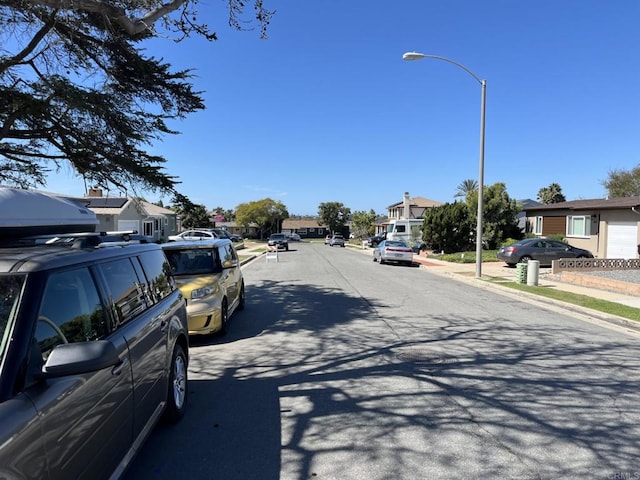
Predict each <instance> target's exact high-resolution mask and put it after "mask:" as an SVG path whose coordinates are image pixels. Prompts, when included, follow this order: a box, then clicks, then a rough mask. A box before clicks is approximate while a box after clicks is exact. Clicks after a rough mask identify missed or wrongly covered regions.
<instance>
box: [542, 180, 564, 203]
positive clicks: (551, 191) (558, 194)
mask: <svg viewBox="0 0 640 480" xmlns="http://www.w3.org/2000/svg"><path fill="white" fill-rule="evenodd" d="M538 201H539V202H541V203H544V204H545V205H548V204H550V203H560V202H566V201H567V199H566V198H565V196H564V195H563V193H562V187H561V186H560V185H558V184H557V183H552V184H551V185H549V186H548V187H545V188H541V189H540V190H539V191H538Z"/></svg>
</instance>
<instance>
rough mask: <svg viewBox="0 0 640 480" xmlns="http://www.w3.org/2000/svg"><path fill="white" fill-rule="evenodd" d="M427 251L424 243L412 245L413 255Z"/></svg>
mask: <svg viewBox="0 0 640 480" xmlns="http://www.w3.org/2000/svg"><path fill="white" fill-rule="evenodd" d="M426 249H427V244H426V243H424V242H420V241H418V242H416V243H414V244H413V245H412V247H411V250H413V253H420V252H421V251H422V250H426Z"/></svg>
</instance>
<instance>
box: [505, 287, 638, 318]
mask: <svg viewBox="0 0 640 480" xmlns="http://www.w3.org/2000/svg"><path fill="white" fill-rule="evenodd" d="M500 285H502V286H505V287H508V288H512V289H514V290H519V291H522V292H528V293H533V294H534V295H539V296H541V297H546V298H552V299H554V300H558V301H561V302H565V303H570V304H572V305H578V306H579V307H584V308H590V309H591V310H596V311H598V312H603V313H608V314H610V315H616V316H618V317H622V318H626V319H628V320H633V321H636V322H640V309H638V308H634V307H630V306H628V305H622V304H620V303H616V302H609V301H607V300H601V299H599V298H593V297H589V296H587V295H580V294H578V293H572V292H564V291H562V290H556V289H554V288H549V287H539V286H538V287H534V286H530V285H525V284H522V283H516V282H500Z"/></svg>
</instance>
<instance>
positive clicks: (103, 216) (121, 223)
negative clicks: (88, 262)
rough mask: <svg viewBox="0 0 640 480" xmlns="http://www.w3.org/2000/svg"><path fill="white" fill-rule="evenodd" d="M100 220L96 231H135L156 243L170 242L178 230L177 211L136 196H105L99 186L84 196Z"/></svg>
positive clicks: (88, 205)
mask: <svg viewBox="0 0 640 480" xmlns="http://www.w3.org/2000/svg"><path fill="white" fill-rule="evenodd" d="M83 200H84V202H85V205H86V206H87V208H88V209H89V210H91V211H93V212H94V213H95V214H96V218H97V219H98V221H99V222H100V223H99V224H98V225H97V227H96V231H106V232H108V231H118V230H135V231H137V232H139V233H141V234H143V235H145V236H146V237H148V238H149V239H150V240H151V241H154V242H166V241H167V238H168V237H169V235H175V234H176V233H178V226H177V214H176V212H174V211H173V210H169V209H168V208H163V207H159V206H157V205H154V204H153V203H149V202H146V201H144V200H139V199H135V198H128V197H112V196H109V195H107V196H104V195H103V193H102V190H101V189H99V188H92V189H90V190H89V195H88V196H87V197H84V199H83Z"/></svg>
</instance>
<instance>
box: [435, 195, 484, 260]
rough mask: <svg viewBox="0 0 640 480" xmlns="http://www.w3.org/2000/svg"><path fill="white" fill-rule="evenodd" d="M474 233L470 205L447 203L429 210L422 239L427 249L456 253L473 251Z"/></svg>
mask: <svg viewBox="0 0 640 480" xmlns="http://www.w3.org/2000/svg"><path fill="white" fill-rule="evenodd" d="M473 231H474V227H473V223H472V215H470V212H469V205H467V203H465V202H453V203H445V204H443V205H439V206H437V207H433V208H430V209H429V210H427V212H426V213H425V216H424V221H423V224H422V239H423V240H424V242H425V244H426V245H427V249H429V250H434V251H436V252H445V253H454V252H464V251H467V250H471V248H472V245H473V239H472V234H473Z"/></svg>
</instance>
